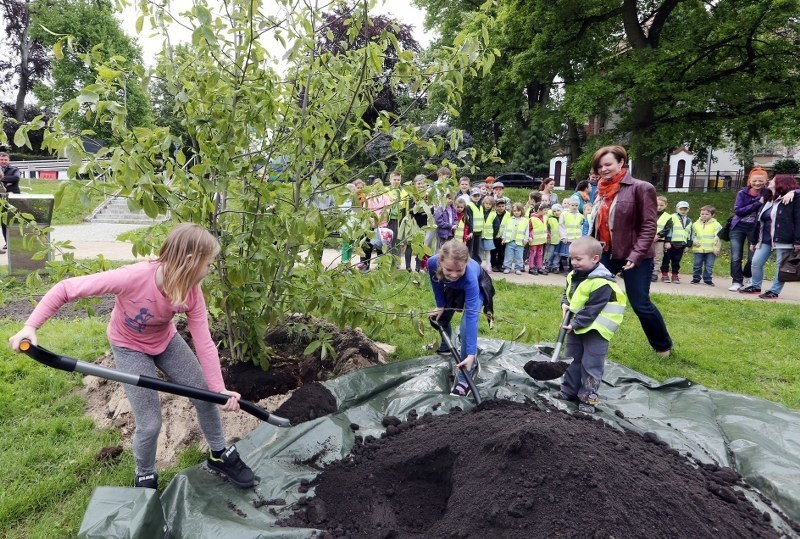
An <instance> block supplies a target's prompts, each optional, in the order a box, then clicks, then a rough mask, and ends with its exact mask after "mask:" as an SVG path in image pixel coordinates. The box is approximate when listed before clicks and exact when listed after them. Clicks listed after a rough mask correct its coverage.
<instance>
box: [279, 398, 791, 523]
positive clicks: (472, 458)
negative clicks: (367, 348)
mask: <svg viewBox="0 0 800 539" xmlns="http://www.w3.org/2000/svg"><path fill="white" fill-rule="evenodd" d="M312 484H314V485H315V486H316V494H315V497H314V498H311V499H308V498H301V500H300V502H298V504H297V505H298V506H297V508H296V510H295V512H294V514H293V515H292V516H291V517H289V518H287V519H285V520H283V521H281V522H280V524H281V525H285V526H300V527H309V528H318V529H323V530H327V532H326V533H325V534H323V536H324V537H376V538H378V537H380V538H387V537H410V538H415V537H420V538H421V537H426V538H427V537H456V538H467V537H474V538H478V537H504V538H526V539H527V538H530V537H597V538H601V537H602V538H610V537H648V538H657V537H664V538H667V537H669V538H675V537H692V538H694V537H742V538H745V537H746V538H752V537H778V536H779V534H778V533H777V532H776V531H775V530H774V529H773V528H772V527H771V525H770V520H771V517H770V515H769V513H762V512H761V511H760V510H758V509H757V508H756V507H754V506H753V505H752V504H751V503H749V502H748V501H747V499H746V497H745V494H744V492H743V491H744V490H745V489H747V487H746V486H745V485H743V484H742V483H741V481H740V477H739V475H738V474H737V473H736V472H734V471H732V470H730V469H727V468H719V467H717V466H702V465H699V464H697V463H695V462H692V461H691V460H687V459H686V458H684V457H682V456H681V455H680V454H678V452H677V451H675V450H673V449H670V448H668V447H667V446H666V444H664V443H663V442H661V441H659V440H658V438H657V437H656V436H654V435H653V434H652V433H648V435H646V436H639V435H638V434H635V433H632V432H620V431H618V430H616V429H614V428H612V427H609V426H608V425H606V424H605V423H603V422H602V421H599V420H594V419H593V418H590V417H588V416H584V415H583V414H575V415H569V414H566V413H561V412H555V411H552V410H540V409H538V408H537V407H536V406H534V405H531V404H518V403H512V402H508V401H490V402H487V403H486V404H485V405H484V407H482V409H481V410H478V411H471V412H455V413H454V412H451V413H450V414H449V415H445V416H437V417H434V416H432V415H430V414H425V415H424V416H422V417H420V418H417V417H416V414H410V415H409V418H408V421H405V422H402V423H400V424H399V425H396V424H395V422H391V423H390V425H389V426H388V427H387V431H386V432H385V433H384V434H383V435H382V436H381V438H380V439H375V438H373V437H371V436H367V437H366V438H365V439H363V441H362V440H361V438H360V437H357V438H356V445H355V446H354V448H353V451H352V453H351V455H350V456H348V457H347V458H345V459H343V460H341V461H338V462H335V463H331V464H329V465H328V466H326V468H325V470H324V471H323V472H322V473H321V474H320V475H319V476H318V477H317V478H316V479H315V480H314V481H313V483H312Z"/></svg>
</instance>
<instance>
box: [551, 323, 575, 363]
mask: <svg viewBox="0 0 800 539" xmlns="http://www.w3.org/2000/svg"><path fill="white" fill-rule="evenodd" d="M570 320H572V311H567V312H565V313H564V320H562V321H561V327H560V328H559V330H558V337H557V338H556V347H555V348H553V357H552V358H551V359H550V361H558V356H560V355H561V348H562V347H563V346H564V339H565V338H566V337H567V328H565V327H564V326H566V325H567V324H569V322H570Z"/></svg>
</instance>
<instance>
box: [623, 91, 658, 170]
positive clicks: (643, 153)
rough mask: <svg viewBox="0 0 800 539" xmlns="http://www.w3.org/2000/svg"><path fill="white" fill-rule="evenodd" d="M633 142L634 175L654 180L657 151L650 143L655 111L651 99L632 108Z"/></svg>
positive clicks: (631, 151) (631, 145)
mask: <svg viewBox="0 0 800 539" xmlns="http://www.w3.org/2000/svg"><path fill="white" fill-rule="evenodd" d="M632 113H633V114H632V120H633V122H632V127H631V143H630V148H628V149H629V151H630V153H631V154H632V155H633V176H634V177H635V178H638V179H640V180H644V181H646V182H652V180H653V158H654V157H655V152H654V151H653V148H651V147H650V144H649V143H648V139H649V135H650V133H649V132H650V129H651V126H652V125H653V117H654V115H655V111H654V109H653V104H652V103H651V102H650V101H640V102H638V103H635V104H634V105H633V109H632Z"/></svg>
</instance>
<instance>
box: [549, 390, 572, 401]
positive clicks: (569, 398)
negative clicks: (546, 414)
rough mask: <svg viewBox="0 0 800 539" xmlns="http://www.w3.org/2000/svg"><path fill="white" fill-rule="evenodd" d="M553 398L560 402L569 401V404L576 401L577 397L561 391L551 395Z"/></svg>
mask: <svg viewBox="0 0 800 539" xmlns="http://www.w3.org/2000/svg"><path fill="white" fill-rule="evenodd" d="M553 398H554V399H558V400H560V401H570V402H573V401H576V400H578V397H576V396H575V395H567V394H566V393H564V392H563V391H556V392H555V393H553Z"/></svg>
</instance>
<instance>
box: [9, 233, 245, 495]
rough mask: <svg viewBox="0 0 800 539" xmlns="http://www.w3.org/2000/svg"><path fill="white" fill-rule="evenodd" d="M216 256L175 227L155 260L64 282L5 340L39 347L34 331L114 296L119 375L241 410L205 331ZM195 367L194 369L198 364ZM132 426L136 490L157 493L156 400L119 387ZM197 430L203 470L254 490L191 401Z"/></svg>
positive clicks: (208, 412)
mask: <svg viewBox="0 0 800 539" xmlns="http://www.w3.org/2000/svg"><path fill="white" fill-rule="evenodd" d="M218 253H219V243H218V242H217V240H216V238H214V236H212V235H211V234H210V233H209V232H208V231H207V230H205V229H204V228H202V227H200V226H199V225H194V224H190V223H182V224H179V225H177V226H175V227H174V228H173V229H172V230H171V231H170V233H169V235H168V236H167V239H166V240H165V241H164V244H163V245H162V246H161V251H160V253H159V256H158V258H157V259H156V260H153V261H146V262H139V263H138V264H132V265H130V266H124V267H121V268H119V269H115V270H111V271H106V272H103V273H97V274H94V275H86V276H83V277H74V278H72V279H66V280H64V281H61V282H60V283H58V284H57V285H55V286H54V287H53V288H51V289H50V291H49V292H47V294H45V296H44V297H43V298H42V300H41V301H40V302H39V304H38V305H37V306H36V308H35V309H34V311H33V312H32V313H31V315H30V317H28V320H27V322H25V326H24V327H23V328H22V330H20V331H19V332H18V333H17V334H16V335H14V336H13V337H11V338H10V339H9V342H10V343H11V347H12V348H13V349H14V350H17V351H18V350H19V344H20V342H21V341H22V340H24V339H27V340H29V341H31V342H32V343H33V344H36V343H37V339H36V330H37V329H38V328H40V327H41V326H42V324H44V323H45V322H46V321H47V320H48V319H49V318H50V317H51V316H53V315H54V314H55V313H56V311H58V309H59V308H60V307H61V306H62V305H64V304H65V303H67V302H69V301H72V300H75V299H78V298H85V297H92V296H100V295H105V294H114V296H115V301H114V309H113V311H112V312H111V320H110V322H109V324H108V330H107V335H108V340H109V342H110V343H111V349H112V351H113V353H114V362H115V363H116V367H117V369H119V370H120V371H122V372H126V373H129V374H135V375H146V376H150V377H156V376H157V374H156V369H159V370H161V371H162V372H163V373H164V374H166V375H167V377H169V378H170V379H171V380H173V381H175V382H177V383H180V384H185V385H189V386H194V387H200V388H203V389H210V390H211V391H216V392H219V393H224V394H226V395H229V396H230V399H229V400H228V402H227V403H226V404H225V405H223V406H222V409H223V410H225V411H235V410H238V409H239V398H241V395H239V393H237V392H235V391H228V390H227V389H225V382H224V381H223V379H222V372H221V370H220V365H219V355H218V353H217V348H216V346H214V342H213V340H212V339H211V332H210V331H209V328H208V314H207V312H206V304H205V300H204V298H203V292H202V290H201V289H200V282H201V281H202V280H203V278H205V276H206V275H208V271H209V265H210V264H211V263H212V262H213V261H214V258H215V257H216V256H217V254H218ZM176 313H185V314H186V320H187V325H188V328H189V331H190V333H191V335H192V340H193V342H194V347H195V350H196V352H197V355H196V356H195V354H194V353H193V352H192V350H191V348H189V345H188V344H186V341H184V340H183V338H182V337H181V336H180V335H179V334H178V330H177V329H176V327H175V324H174V322H173V321H172V319H173V317H174V316H175V314H176ZM198 360H199V361H198ZM123 387H124V388H125V393H126V395H127V397H128V400H129V401H130V404H131V409H132V411H133V416H134V420H135V424H136V431H135V433H134V436H133V456H134V460H135V462H136V474H135V479H134V486H136V487H147V488H157V486H158V475H157V474H156V469H155V460H156V446H157V442H158V435H159V433H160V432H161V402H160V400H159V397H158V393H157V392H155V391H153V390H150V389H147V388H141V387H136V386H131V385H124V386H123ZM192 404H194V406H195V409H196V411H197V419H198V422H199V423H200V428H201V429H202V431H203V434H204V435H205V438H206V441H207V442H208V446H209V448H210V454H209V457H208V465H209V467H210V468H211V469H214V470H217V471H219V472H222V473H223V474H225V475H226V476H228V478H229V479H230V480H231V482H232V483H234V484H235V485H236V486H238V487H241V488H249V487H251V486H253V485H254V484H255V475H254V474H253V471H252V470H251V469H250V468H248V467H247V465H246V464H244V463H243V462H242V460H241V459H240V458H239V453H238V451H237V450H236V446H231V447H230V448H228V449H225V443H226V440H225V433H224V431H223V429H222V421H221V419H220V416H219V410H218V409H217V407H216V405H214V404H212V403H208V402H205V401H199V400H194V399H192Z"/></svg>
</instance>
